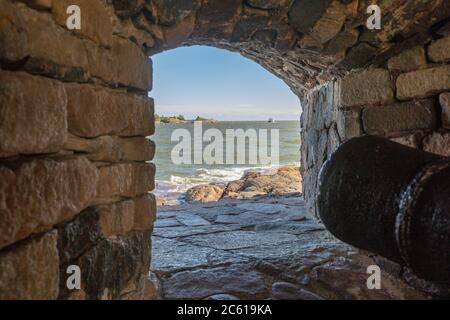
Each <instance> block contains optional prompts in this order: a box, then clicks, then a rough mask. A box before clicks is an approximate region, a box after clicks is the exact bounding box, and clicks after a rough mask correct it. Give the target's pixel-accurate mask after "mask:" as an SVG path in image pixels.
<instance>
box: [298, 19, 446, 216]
mask: <svg viewBox="0 0 450 320" xmlns="http://www.w3.org/2000/svg"><path fill="white" fill-rule="evenodd" d="M446 28H448V27H446ZM434 36H435V37H433V38H434V39H433V40H430V41H429V42H428V43H427V44H425V45H424V46H414V47H412V48H409V49H407V50H405V51H403V52H402V53H400V54H398V55H395V56H394V57H392V58H390V59H389V60H387V61H386V62H385V63H383V64H379V65H376V66H372V67H369V68H367V69H363V70H357V71H354V72H351V73H349V74H348V75H346V76H344V77H343V78H341V79H339V80H336V81H330V82H328V83H326V84H324V85H321V86H318V87H317V88H315V89H313V90H311V91H309V92H308V94H307V96H306V99H305V104H304V112H303V114H302V130H303V144H302V165H301V169H302V174H303V178H304V195H305V200H306V201H307V203H308V207H309V211H310V213H312V214H313V215H316V208H315V194H316V192H317V190H316V189H317V176H318V174H319V170H320V168H321V167H322V165H323V163H324V162H325V161H326V160H327V159H328V158H329V156H330V155H331V154H332V153H333V152H334V151H335V150H336V149H337V147H338V146H339V145H340V144H341V143H343V142H345V141H347V140H348V139H351V138H354V137H358V136H361V135H365V134H369V135H378V136H383V137H386V138H389V139H391V140H393V141H396V142H398V143H401V144H404V145H407V146H409V147H412V148H417V149H420V150H424V151H428V152H432V153H437V154H441V155H444V156H449V157H450V125H449V122H450V121H449V107H450V106H449V99H450V98H449V96H450V93H449V91H450V64H449V62H450V33H449V32H448V30H446V29H442V30H441V31H439V30H438V31H437V33H436V34H434Z"/></svg>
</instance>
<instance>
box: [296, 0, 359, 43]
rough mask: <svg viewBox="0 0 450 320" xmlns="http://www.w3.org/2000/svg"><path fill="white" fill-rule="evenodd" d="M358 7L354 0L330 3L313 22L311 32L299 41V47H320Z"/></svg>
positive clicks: (335, 33)
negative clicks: (346, 2) (351, 0)
mask: <svg viewBox="0 0 450 320" xmlns="http://www.w3.org/2000/svg"><path fill="white" fill-rule="evenodd" d="M357 8H358V3H357V2H356V1H353V2H350V3H349V4H345V3H342V2H339V1H333V2H331V3H330V5H329V6H328V8H327V9H326V11H325V12H324V14H323V16H322V17H321V18H320V19H319V20H318V21H317V22H316V23H315V25H314V27H313V28H312V30H311V32H310V33H308V34H306V35H305V36H304V37H303V38H302V40H301V41H300V46H301V47H312V48H321V47H322V45H323V44H325V43H326V42H328V41H330V40H331V39H332V38H334V37H335V36H336V35H337V34H338V33H339V31H341V29H342V26H343V25H344V22H345V20H346V19H347V17H348V16H349V15H355V14H356V11H357Z"/></svg>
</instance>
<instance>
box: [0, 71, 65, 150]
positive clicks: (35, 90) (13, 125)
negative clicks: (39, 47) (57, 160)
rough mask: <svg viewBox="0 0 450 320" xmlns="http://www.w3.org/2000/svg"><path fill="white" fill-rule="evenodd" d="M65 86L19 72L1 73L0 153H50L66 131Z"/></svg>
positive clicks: (59, 144)
mask: <svg viewBox="0 0 450 320" xmlns="http://www.w3.org/2000/svg"><path fill="white" fill-rule="evenodd" d="M66 106H67V96H66V92H65V90H64V86H63V85H62V84H61V83H60V82H58V81H53V80H49V79H47V78H43V77H35V76H30V75H27V74H26V73H22V72H6V71H1V72H0V118H1V119H2V120H1V126H0V156H2V157H5V156H9V155H17V154H34V153H52V152H57V151H59V149H61V146H62V144H64V141H65V140H66V133H67V120H66V117H67V109H66Z"/></svg>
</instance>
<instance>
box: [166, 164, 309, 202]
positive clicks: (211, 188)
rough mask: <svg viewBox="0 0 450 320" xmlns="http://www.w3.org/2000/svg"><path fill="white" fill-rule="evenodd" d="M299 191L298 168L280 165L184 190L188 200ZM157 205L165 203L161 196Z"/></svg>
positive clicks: (300, 188) (215, 200) (288, 193)
mask: <svg viewBox="0 0 450 320" xmlns="http://www.w3.org/2000/svg"><path fill="white" fill-rule="evenodd" d="M301 192H302V179H301V176H300V168H299V167H298V166H295V165H287V166H281V167H277V168H271V169H267V170H264V171H258V170H248V171H246V172H245V173H244V175H243V176H242V177H241V178H240V179H238V180H234V181H230V182H228V183H226V182H224V183H210V184H200V185H197V186H194V187H192V188H190V189H188V190H187V191H186V195H185V200H186V202H188V203H195V202H202V203H207V202H217V201H222V200H225V199H252V198H256V197H262V196H268V195H274V196H282V195H290V194H298V193H301ZM157 202H158V205H159V206H162V205H168V203H167V201H166V199H165V198H164V197H157Z"/></svg>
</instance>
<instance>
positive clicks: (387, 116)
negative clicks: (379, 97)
mask: <svg viewBox="0 0 450 320" xmlns="http://www.w3.org/2000/svg"><path fill="white" fill-rule="evenodd" d="M362 120H363V125H364V130H365V132H367V133H368V134H371V135H380V136H389V135H392V134H394V133H400V132H410V131H414V130H421V129H434V128H435V127H436V123H437V116H436V110H435V102H434V100H432V99H430V100H417V101H411V102H404V103H398V104H394V105H390V106H382V107H369V108H364V110H363V115H362Z"/></svg>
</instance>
